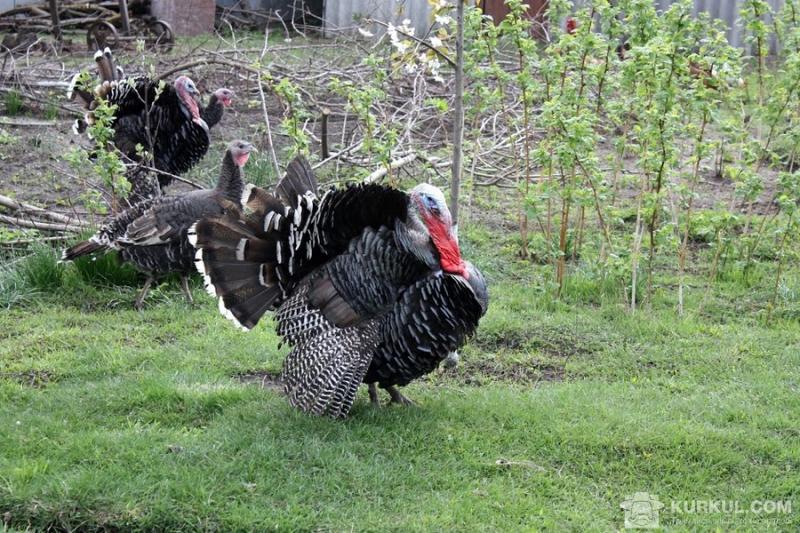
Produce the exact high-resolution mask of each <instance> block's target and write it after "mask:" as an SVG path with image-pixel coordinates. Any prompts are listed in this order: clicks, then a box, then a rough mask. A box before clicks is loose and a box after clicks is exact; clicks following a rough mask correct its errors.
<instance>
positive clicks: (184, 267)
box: [62, 141, 253, 309]
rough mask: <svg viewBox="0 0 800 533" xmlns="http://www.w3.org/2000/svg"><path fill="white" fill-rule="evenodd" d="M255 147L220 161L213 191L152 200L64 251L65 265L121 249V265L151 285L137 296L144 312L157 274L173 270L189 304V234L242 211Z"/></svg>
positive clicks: (233, 147)
mask: <svg viewBox="0 0 800 533" xmlns="http://www.w3.org/2000/svg"><path fill="white" fill-rule="evenodd" d="M252 150H253V146H252V145H251V144H250V143H248V142H245V141H234V142H232V143H230V145H229V146H228V150H227V151H226V153H225V157H224V158H223V160H222V169H221V171H220V176H219V180H218V181H217V186H216V187H215V188H214V189H203V190H198V191H192V192H189V193H186V194H183V195H180V196H161V197H157V198H149V199H147V200H144V201H142V202H139V203H138V204H135V205H134V206H132V207H131V208H129V209H127V210H125V211H123V212H122V213H120V214H119V215H117V216H115V217H114V218H112V219H111V220H109V221H108V222H107V223H106V224H105V225H104V226H103V227H102V228H100V230H99V231H98V232H97V233H96V234H95V235H94V236H92V237H91V238H90V239H89V240H86V241H83V242H80V243H78V244H76V245H75V246H72V247H71V248H68V249H67V250H65V251H64V254H63V256H62V260H63V261H72V260H74V259H76V258H78V257H81V256H84V255H88V254H91V253H94V252H98V251H105V250H109V249H113V250H118V251H119V254H120V257H121V259H122V260H123V261H127V262H130V263H132V264H133V265H135V266H136V267H137V268H138V269H139V270H141V271H143V272H145V273H147V276H148V277H147V281H146V282H145V285H144V287H143V288H142V290H141V292H140V293H139V295H138V296H137V298H136V303H135V307H136V308H137V309H141V307H142V303H143V301H144V298H145V296H146V295H147V291H148V290H149V288H150V285H151V284H152V283H153V281H154V280H155V278H156V277H157V276H160V275H163V274H167V273H169V272H178V273H180V275H181V288H182V289H183V292H184V294H185V295H186V298H187V300H189V302H191V301H192V296H191V292H190V291H189V285H188V276H189V274H190V273H191V272H193V271H194V256H195V251H194V249H193V248H192V245H191V244H190V243H189V241H188V239H187V232H188V230H189V227H190V226H192V224H194V223H195V222H196V221H197V220H199V219H200V218H202V217H207V216H213V215H219V214H223V213H225V212H227V211H238V210H239V209H240V201H241V197H242V190H243V189H244V181H243V171H242V167H244V165H245V163H246V162H247V159H248V157H249V156H250V152H251V151H252Z"/></svg>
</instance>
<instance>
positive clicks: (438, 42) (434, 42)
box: [431, 35, 442, 48]
mask: <svg viewBox="0 0 800 533" xmlns="http://www.w3.org/2000/svg"><path fill="white" fill-rule="evenodd" d="M431 46H433V47H434V48H441V47H442V40H441V39H439V38H438V37H436V36H435V35H434V36H433V37H431Z"/></svg>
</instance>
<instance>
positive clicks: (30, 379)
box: [0, 370, 55, 389]
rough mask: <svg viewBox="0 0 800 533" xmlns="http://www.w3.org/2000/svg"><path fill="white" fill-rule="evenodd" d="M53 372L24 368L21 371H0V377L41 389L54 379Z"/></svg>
mask: <svg viewBox="0 0 800 533" xmlns="http://www.w3.org/2000/svg"><path fill="white" fill-rule="evenodd" d="M54 377H55V376H54V374H53V372H51V371H50V370H24V371H22V372H5V373H0V379H8V380H11V381H14V382H16V383H19V384H20V385H26V386H28V387H33V388H35V389H42V388H44V387H46V386H47V385H48V384H50V382H52V381H54Z"/></svg>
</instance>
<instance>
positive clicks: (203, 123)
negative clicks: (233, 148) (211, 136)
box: [192, 117, 208, 133]
mask: <svg viewBox="0 0 800 533" xmlns="http://www.w3.org/2000/svg"><path fill="white" fill-rule="evenodd" d="M192 122H194V123H195V124H197V125H198V126H200V127H201V128H203V129H204V130H206V133H208V124H206V121H205V120H203V119H202V118H200V117H197V118H193V119H192Z"/></svg>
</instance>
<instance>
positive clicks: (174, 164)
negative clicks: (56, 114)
mask: <svg viewBox="0 0 800 533" xmlns="http://www.w3.org/2000/svg"><path fill="white" fill-rule="evenodd" d="M95 61H96V62H97V70H98V73H99V75H100V83H99V85H97V86H96V87H95V88H94V89H93V90H91V91H90V90H88V89H87V88H86V84H87V80H85V78H84V77H83V76H82V73H78V74H76V75H75V76H74V77H73V79H72V82H71V83H70V87H69V90H68V93H67V98H70V99H76V100H78V101H79V102H80V103H81V105H82V106H83V107H84V108H85V109H86V110H87V112H86V114H85V116H84V117H83V118H82V119H78V120H77V121H76V123H75V126H74V127H73V129H74V130H75V131H76V132H81V131H83V130H85V129H86V127H87V126H88V125H90V124H93V123H94V121H95V116H94V110H95V109H96V108H97V105H98V102H99V101H100V100H105V101H106V102H107V103H108V104H109V105H115V106H116V109H115V111H114V122H113V125H112V126H113V128H114V138H113V140H114V145H115V146H116V147H117V148H118V149H119V150H120V152H122V153H123V154H124V155H125V156H126V157H128V158H129V159H131V160H133V161H139V160H140V155H139V153H138V152H137V146H141V147H143V148H144V149H145V150H147V151H149V152H150V153H151V154H152V156H153V165H154V167H155V168H156V169H157V170H159V171H161V172H162V173H159V174H158V181H159V184H160V187H161V188H163V187H166V186H167V185H168V184H169V183H171V181H172V177H171V176H170V174H173V175H181V174H183V173H185V172H187V171H188V170H189V169H191V168H192V167H193V166H194V165H195V164H197V162H199V161H200V160H201V159H202V158H203V156H205V154H206V152H207V151H208V145H209V137H208V130H209V127H210V126H211V125H213V124H216V123H218V122H219V121H220V119H221V118H222V115H223V111H224V107H225V106H227V105H230V103H231V99H232V97H233V92H232V91H231V90H229V89H219V90H217V91H216V92H215V93H214V95H213V96H212V97H211V99H210V101H209V105H208V106H207V107H206V108H201V107H200V105H199V92H198V91H197V88H196V87H195V84H194V82H193V81H192V80H191V79H189V78H188V77H186V76H179V77H178V78H177V79H176V80H175V82H174V83H173V84H172V85H170V84H161V83H159V82H156V81H154V80H151V79H150V78H148V77H146V76H140V77H136V78H124V77H123V75H122V71H121V69H119V68H118V67H117V66H116V65H115V64H114V58H113V56H112V54H111V51H110V50H109V49H108V48H106V49H105V50H104V51H99V50H98V51H97V53H96V54H95ZM206 119H208V120H210V121H211V124H209V123H208V121H207V120H206ZM164 173H165V174H164ZM143 176H144V175H143V174H142V173H141V172H138V173H136V174H135V175H132V178H133V179H131V181H133V182H134V187H135V188H136V186H137V184H136V183H135V179H136V178H138V177H143ZM135 192H136V194H139V191H135Z"/></svg>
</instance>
